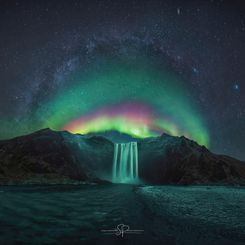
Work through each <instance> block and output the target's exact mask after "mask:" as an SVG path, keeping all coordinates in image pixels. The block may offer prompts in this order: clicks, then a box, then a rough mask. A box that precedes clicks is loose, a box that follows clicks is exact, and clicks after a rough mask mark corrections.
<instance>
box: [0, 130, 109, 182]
mask: <svg viewBox="0 0 245 245" xmlns="http://www.w3.org/2000/svg"><path fill="white" fill-rule="evenodd" d="M112 157H113V143H111V142H110V141H108V140H107V139H105V138H102V137H95V136H94V137H91V138H86V137H83V136H81V135H72V134H70V133H68V132H55V131H52V130H50V129H44V130H40V131H37V132H35V133H33V134H30V135H26V136H22V137H17V138H14V139H11V140H5V141H0V182H1V183H6V184H8V183H16V184H18V183H26V182H31V183H32V182H33V183H46V182H47V183H69V182H70V181H71V180H79V181H99V180H100V178H101V179H102V178H104V177H105V174H104V173H105V172H108V167H109V166H108V164H107V166H105V163H108V162H110V165H111V162H112ZM95 170H96V171H95Z"/></svg>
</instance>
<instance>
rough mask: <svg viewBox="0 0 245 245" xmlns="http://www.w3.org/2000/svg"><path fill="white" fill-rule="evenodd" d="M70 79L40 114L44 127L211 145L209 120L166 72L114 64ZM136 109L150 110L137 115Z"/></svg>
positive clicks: (39, 110) (176, 80)
mask: <svg viewBox="0 0 245 245" xmlns="http://www.w3.org/2000/svg"><path fill="white" fill-rule="evenodd" d="M70 79H71V81H70V82H68V83H67V85H66V86H65V87H63V88H62V89H60V90H58V91H57V93H56V95H54V96H53V97H52V98H51V99H50V100H49V101H47V102H46V103H44V104H43V105H42V106H41V107H40V108H39V109H38V110H37V111H36V116H37V117H38V118H42V125H41V128H46V127H50V128H52V129H55V130H62V129H66V130H69V131H71V132H73V133H82V134H84V133H89V132H101V131H108V130H118V131H120V132H123V133H128V134H130V135H132V136H135V137H149V136H156V135H158V134H160V133H163V132H166V133H168V134H171V135H174V136H180V135H184V136H186V137H189V138H191V139H193V140H195V141H197V142H198V143H199V144H202V145H205V146H208V145H209V136H208V132H207V129H206V127H205V124H204V122H203V119H202V118H201V115H200V114H199V113H198V110H197V108H195V106H193V105H194V103H193V102H192V100H191V97H190V96H189V93H188V91H187V90H186V89H185V88H184V86H183V81H181V80H180V79H179V78H178V76H176V75H175V74H173V73H171V72H169V71H168V69H166V68H164V67H161V69H159V68H158V69H156V67H154V66H149V65H144V64H140V65H139V64H138V65H135V64H132V63H130V64H128V63H126V64H125V63H123V62H110V63H107V64H103V65H100V67H99V69H98V68H97V69H96V68H95V67H91V68H90V70H88V71H87V72H86V73H80V74H76V76H73V77H72V78H70ZM70 84H71V85H70ZM125 103H126V105H127V106H124V107H123V112H122V113H121V114H120V112H121V110H122V109H121V107H122V106H121V105H122V104H125ZM135 104H136V105H137V104H139V105H140V106H139V108H142V107H143V108H147V110H145V109H144V110H143V111H140V110H139V111H137V106H135ZM101 108H102V112H101ZM132 108H133V110H132ZM125 110H126V112H125ZM96 112H98V113H96Z"/></svg>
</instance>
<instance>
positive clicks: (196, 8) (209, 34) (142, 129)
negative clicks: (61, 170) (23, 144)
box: [0, 0, 245, 160]
mask: <svg viewBox="0 0 245 245" xmlns="http://www.w3.org/2000/svg"><path fill="white" fill-rule="evenodd" d="M0 89H1V96H0V122H1V123H0V126H1V127H0V138H1V139H5V138H11V137H15V136H19V135H23V134H27V133H30V132H33V131H35V130H38V129H41V128H47V127H50V128H52V129H54V130H68V131H70V132H73V133H90V132H101V131H106V130H118V131H120V132H122V133H128V134H130V135H132V136H135V137H141V138H142V137H148V136H156V135H159V134H161V133H163V132H165V133H168V134H171V135H177V136H180V135H184V136H186V137H188V138H191V139H193V140H195V141H197V142H198V143H199V144H202V145H205V146H207V147H208V148H209V149H210V150H212V151H214V152H216V153H221V154H227V155H231V156H233V157H237V158H239V159H241V160H245V148H244V147H245V4H242V1H240V2H239V1H215V0H213V1H198V0H197V1H194V0H193V1H183V0H180V1H173V0H171V1H170V0H169V1H154V0H149V1H143V0H141V1H140V0H139V1H137V0H131V1H125V0H122V1H119V0H118V1H116V0H115V1H112V0H111V1H109V0H107V1H105V0H102V1H92V0H89V1H84V0H81V1H72V0H69V1H68V0H67V1H61V0H60V1H58V0H57V1H51V0H50V1H11V0H7V1H0Z"/></svg>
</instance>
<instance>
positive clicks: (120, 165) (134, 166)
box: [112, 142, 139, 183]
mask: <svg viewBox="0 0 245 245" xmlns="http://www.w3.org/2000/svg"><path fill="white" fill-rule="evenodd" d="M138 179H139V177H138V146H137V142H129V143H115V144H114V158H113V165H112V181H113V182H114V183H137V182H138Z"/></svg>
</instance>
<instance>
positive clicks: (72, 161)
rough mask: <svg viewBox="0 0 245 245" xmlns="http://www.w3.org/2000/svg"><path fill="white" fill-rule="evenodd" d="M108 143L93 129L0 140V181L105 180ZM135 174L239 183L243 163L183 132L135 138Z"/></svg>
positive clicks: (164, 180) (158, 180) (146, 178)
mask: <svg viewBox="0 0 245 245" xmlns="http://www.w3.org/2000/svg"><path fill="white" fill-rule="evenodd" d="M113 152H114V146H113V143H112V142H111V141H110V140H109V139H107V138H105V137H103V136H96V135H92V136H91V135H90V136H87V135H79V134H71V133H68V132H66V131H61V132H56V131H52V130H50V129H43V130H40V131H37V132H35V133H32V134H29V135H26V136H21V137H17V138H14V139H10V140H2V141H0V184H70V183H81V182H82V183H84V182H97V183H98V182H99V183H100V182H102V183H104V181H109V180H110V178H111V171H112V162H113ZM138 154H139V177H140V179H141V180H142V181H143V182H144V183H150V184H217V183H218V184H241V185H243V184H244V183H245V163H244V162H241V161H239V160H236V159H234V158H231V157H228V156H222V155H216V154H214V153H212V152H210V151H209V150H208V149H207V148H205V147H204V146H200V145H198V144H197V143H196V142H194V141H192V140H189V139H187V138H185V137H173V136H169V135H167V134H163V135H161V136H159V137H152V138H145V139H141V140H138Z"/></svg>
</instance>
